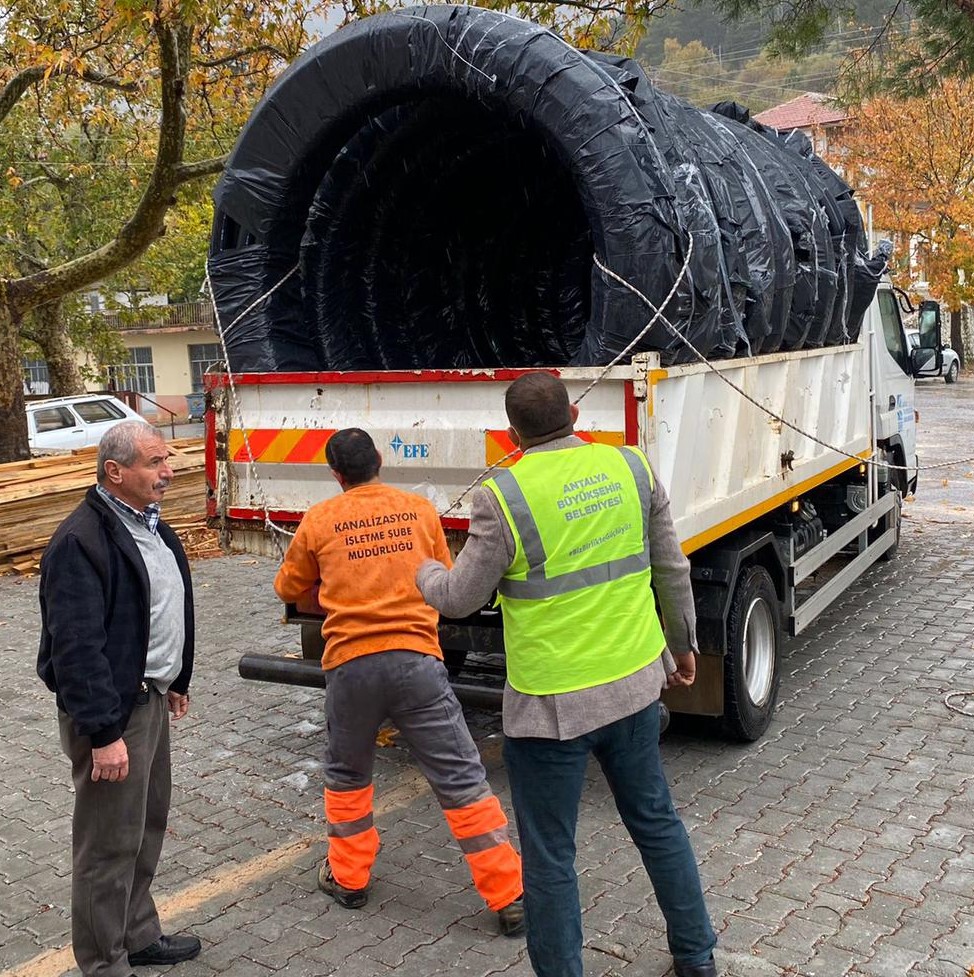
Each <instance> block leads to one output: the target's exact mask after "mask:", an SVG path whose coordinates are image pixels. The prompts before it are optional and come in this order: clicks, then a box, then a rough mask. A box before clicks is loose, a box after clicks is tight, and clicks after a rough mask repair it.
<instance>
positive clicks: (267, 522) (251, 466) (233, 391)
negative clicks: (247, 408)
mask: <svg viewBox="0 0 974 977" xmlns="http://www.w3.org/2000/svg"><path fill="white" fill-rule="evenodd" d="M297 270H298V266H297V265H295V266H294V267H293V268H291V269H290V270H289V271H288V272H287V273H286V274H285V275H284V277H283V278H282V279H281V280H280V281H279V282H278V283H277V284H276V285H274V286H273V287H272V288H271V289H270V290H269V291H267V292H265V293H264V294H263V295H261V296H260V297H259V298H257V299H255V300H254V301H253V302H251V303H250V305H248V306H247V308H246V309H244V310H243V312H241V313H240V314H239V315H238V316H237V317H236V318H235V319H234V320H233V321H232V322H231V323H230V325H229V326H227V328H226V330H224V329H223V327H222V326H221V324H220V310H219V308H218V307H217V304H216V296H215V295H214V294H213V285H212V282H211V281H210V262H209V260H207V262H206V275H205V277H204V279H203V285H204V287H205V288H206V291H207V294H208V295H209V296H210V304H211V305H212V306H213V317H214V320H215V322H216V334H217V337H218V338H219V340H220V348H221V350H222V351H223V367H224V369H225V370H226V374H227V383H228V384H229V387H230V400H231V403H232V405H233V410H234V413H235V414H236V419H237V423H238V424H239V425H240V433H241V434H242V435H243V442H244V446H245V447H246V449H247V466H248V471H249V472H250V477H251V478H252V479H253V480H254V485H255V486H256V488H257V501H258V502H259V503H260V507H261V509H263V511H264V526H265V528H267V529H269V530H270V531H271V538H272V539H273V540H274V545H275V546H276V547H277V552H278V555H279V556H280V558H281V560H282V561H283V560H284V553H285V550H284V546H283V545H282V544H281V540H280V537H281V536H289V537H290V536H294V533H292V532H291V531H290V530H288V529H285V528H284V527H283V526H279V525H278V524H277V523H276V522H274V520H273V519H271V510H270V506H269V505H268V504H267V493H266V492H265V491H264V486H263V483H262V482H261V480H260V475H259V474H258V472H257V460H256V458H254V449H253V448H252V447H251V444H250V436H249V435H248V434H247V427H246V425H245V424H244V419H243V408H242V407H241V405H240V397H239V395H238V394H237V384H236V383H235V381H234V378H233V370H232V369H231V368H230V353H229V351H228V350H227V342H226V333H227V332H229V330H231V329H232V328H233V327H234V326H235V325H236V324H237V323H238V322H240V320H241V319H243V318H244V316H246V315H249V314H250V313H251V312H252V311H253V310H254V309H256V308H257V306H258V305H260V304H261V302H265V301H266V300H267V299H269V298H270V297H271V296H272V295H273V294H274V293H275V292H276V291H277V290H278V289H279V288H280V287H281V286H282V285H283V284H284V283H285V282H286V281H287V280H288V279H289V278H290V277H291V276H292V275H293V274H294V273H295V272H296V271H297ZM228 447H229V446H228Z"/></svg>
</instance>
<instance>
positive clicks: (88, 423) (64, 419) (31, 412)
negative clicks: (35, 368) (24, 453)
mask: <svg viewBox="0 0 974 977" xmlns="http://www.w3.org/2000/svg"><path fill="white" fill-rule="evenodd" d="M128 420H137V421H141V420H145V418H143V417H142V415H141V414H139V413H137V412H136V411H134V410H132V408H131V407H129V406H128V405H127V404H123V403H122V402H121V401H120V400H116V399H115V398H114V397H112V396H109V395H108V394H79V395H77V396H75V397H55V398H52V399H50V400H34V401H29V402H28V404H27V440H28V443H29V444H30V447H31V450H32V451H57V450H69V449H71V448H84V447H86V446H87V445H90V444H98V442H99V441H101V439H102V435H103V434H104V433H105V432H106V431H107V430H109V429H110V428H113V427H114V426H115V425H116V424H119V423H120V422H121V421H128Z"/></svg>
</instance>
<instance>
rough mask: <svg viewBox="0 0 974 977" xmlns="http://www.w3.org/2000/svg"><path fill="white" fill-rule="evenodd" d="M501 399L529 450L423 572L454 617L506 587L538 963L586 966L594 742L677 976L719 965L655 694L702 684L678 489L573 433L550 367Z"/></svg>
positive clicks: (428, 594)
mask: <svg viewBox="0 0 974 977" xmlns="http://www.w3.org/2000/svg"><path fill="white" fill-rule="evenodd" d="M505 406H506V409H507V415H508V419H509V421H510V424H511V426H510V428H509V434H510V436H511V438H512V440H513V441H514V442H515V444H517V445H519V446H520V448H521V449H522V450H523V452H524V454H523V456H522V457H521V458H520V460H519V461H518V462H517V463H516V464H515V465H514V466H513V467H511V468H508V469H504V470H502V471H501V472H500V474H498V475H497V476H496V477H495V478H492V479H489V480H488V481H486V482H485V483H484V486H483V488H482V489H481V490H479V491H478V492H477V493H476V494H475V495H474V498H473V501H472V511H471V518H470V536H469V539H468V540H467V543H466V545H465V546H464V548H463V550H462V552H461V553H460V555H459V556H458V557H457V560H456V563H455V565H454V567H453V569H452V570H450V569H447V567H446V566H444V565H443V564H442V563H438V562H436V561H435V560H427V561H425V562H424V563H423V564H422V565H421V566H420V569H419V572H418V574H417V583H418V585H419V588H420V590H421V591H422V593H423V596H424V597H425V598H426V600H427V601H429V603H430V604H431V605H432V606H433V607H435V608H436V609H437V610H439V611H440V612H441V613H442V614H444V615H446V616H448V617H455V618H460V617H464V616H466V615H467V614H470V613H472V612H473V611H475V610H476V609H477V608H479V607H481V606H483V604H484V603H486V602H487V601H488V600H489V599H490V596H491V594H492V592H493V591H494V589H495V588H496V590H497V592H498V599H499V602H500V606H501V609H502V612H503V615H504V644H505V651H506V656H507V676H508V681H507V685H506V687H505V690H504V732H505V734H506V737H507V739H506V743H505V748H504V757H505V761H506V765H507V770H508V774H509V776H510V780H511V790H512V794H513V800H514V810H515V814H516V816H517V823H518V832H519V835H520V839H521V854H522V858H523V870H524V906H525V914H526V920H527V943H528V953H529V955H530V958H531V963H532V966H533V967H534V971H535V973H536V974H538V977H582V927H581V912H580V908H579V900H578V883H577V877H576V873H575V828H576V823H577V820H578V805H579V800H580V797H581V792H582V785H583V782H584V777H585V769H586V766H587V763H588V758H589V755H590V754H592V755H594V756H595V758H596V759H597V760H598V762H599V764H600V766H601V767H602V770H603V773H604V774H605V777H606V780H607V781H608V784H609V788H610V790H611V791H612V794H613V797H614V799H615V803H616V807H617V808H618V810H619V814H620V816H621V817H622V820H623V823H624V824H625V825H626V828H627V830H628V831H629V834H630V836H631V837H632V839H633V841H634V842H635V844H636V847H637V848H638V850H639V853H640V855H641V856H642V861H643V864H644V865H645V866H646V870H647V872H648V873H649V876H650V879H651V880H652V883H653V889H654V890H655V893H656V898H657V901H658V902H659V905H660V908H661V910H662V911H663V915H664V917H665V918H666V924H667V939H668V941H669V947H670V952H671V953H672V954H673V958H674V968H675V973H676V975H677V977H716V974H717V970H716V964H715V962H714V958H713V949H714V946H715V944H716V937H715V935H714V931H713V928H712V926H711V923H710V919H709V916H708V914H707V909H706V906H705V905H704V898H703V890H702V888H701V885H700V877H699V874H698V871H697V864H696V860H695V858H694V855H693V850H692V849H691V847H690V840H689V838H688V836H687V833H686V829H685V828H684V827H683V824H682V822H681V821H680V818H679V815H678V814H677V813H676V811H675V810H674V807H673V803H672V800H671V798H670V791H669V786H668V785H667V782H666V778H665V776H664V773H663V769H662V764H661V759H660V752H659V732H660V703H659V696H660V692H661V690H662V689H663V688H664V687H666V686H675V685H690V684H692V683H693V679H694V674H695V658H694V655H695V653H696V650H697V649H696V633H695V627H696V615H695V611H694V604H693V596H692V593H691V590H690V572H689V563H688V562H687V559H686V557H685V556H684V555H683V553H682V551H681V550H680V545H679V541H678V540H677V537H676V531H675V529H674V527H673V520H672V517H671V516H670V510H669V500H668V498H667V496H666V492H665V491H664V489H663V487H662V486H661V485H660V484H659V483H658V482H657V481H656V479H655V478H654V477H653V472H652V469H651V468H650V465H649V463H648V461H647V460H646V457H645V456H644V455H643V454H642V452H640V451H639V450H638V449H637V448H630V447H625V448H621V449H620V448H614V447H610V446H608V445H602V444H588V443H586V442H584V441H583V440H582V439H580V438H578V437H576V436H575V435H574V434H573V429H574V424H575V421H576V419H577V417H578V408H577V407H576V406H575V405H573V404H570V403H569V399H568V392H567V390H566V388H565V385H564V384H563V383H562V382H561V380H559V379H558V378H557V377H555V376H553V375H552V374H550V373H528V374H525V375H524V376H522V377H519V378H518V379H517V380H516V381H515V382H514V383H512V384H511V386H510V387H509V388H508V391H507V398H506V402H505ZM651 581H652V584H653V585H654V587H655V589H656V592H657V595H658V597H659V602H660V608H661V611H662V617H663V622H662V623H661V621H660V618H659V616H658V615H657V611H656V604H655V600H654V597H653V590H652V589H651V587H650V583H651ZM664 625H665V636H664Z"/></svg>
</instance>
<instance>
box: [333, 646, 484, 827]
mask: <svg viewBox="0 0 974 977" xmlns="http://www.w3.org/2000/svg"><path fill="white" fill-rule="evenodd" d="M325 715H326V717H327V722H328V746H327V749H326V751H325V786H326V787H327V788H328V789H329V790H335V791H347V790H357V789H359V788H362V787H367V786H368V785H369V784H371V783H372V768H373V766H374V763H375V737H376V733H377V732H378V731H379V728H380V727H381V725H382V723H383V721H384V720H386V719H391V720H392V722H394V723H395V724H396V727H397V728H398V729H399V732H400V733H401V734H402V737H403V739H404V740H405V742H406V745H407V746H408V747H409V751H410V753H411V754H412V756H413V759H414V760H415V761H416V764H417V766H418V767H419V768H420V770H421V771H422V772H423V774H424V775H425V777H426V779H427V780H428V781H429V783H430V786H431V787H432V788H433V792H434V793H435V794H436V796H437V799H438V800H439V802H440V805H441V806H442V807H444V808H458V807H464V806H465V805H467V804H472V803H473V802H474V801H477V800H480V799H481V798H483V797H487V796H489V795H490V793H491V790H490V786H489V785H488V783H487V773H486V771H485V770H484V765H483V763H482V762H481V760H480V754H479V753H478V751H477V747H476V745H475V744H474V741H473V737H472V736H471V735H470V730H469V729H467V723H466V720H465V719H464V718H463V712H462V711H461V709H460V703H459V702H457V697H456V695H455V694H454V692H453V689H452V688H451V687H450V683H449V680H448V678H447V671H446V667H445V666H444V665H443V663H442V662H441V661H439V660H438V659H436V658H434V657H433V656H432V655H423V654H419V653H417V652H414V651H381V652H378V653H377V654H374V655H364V656H363V657H361V658H353V659H352V660H351V661H349V662H346V663H345V664H344V665H339V666H338V668H335V669H332V670H331V671H329V672H328V688H327V693H326V698H325Z"/></svg>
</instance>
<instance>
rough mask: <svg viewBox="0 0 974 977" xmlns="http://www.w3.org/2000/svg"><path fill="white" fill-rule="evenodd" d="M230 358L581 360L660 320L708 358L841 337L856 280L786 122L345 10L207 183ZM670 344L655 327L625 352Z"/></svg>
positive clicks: (268, 366) (466, 10)
mask: <svg viewBox="0 0 974 977" xmlns="http://www.w3.org/2000/svg"><path fill="white" fill-rule="evenodd" d="M215 199H216V218H215V223H214V233H213V242H212V252H211V280H212V282H213V287H214V295H215V298H216V302H217V306H218V309H219V311H220V318H221V322H222V324H223V325H224V326H227V325H228V324H229V323H230V322H231V321H232V320H233V319H234V318H235V317H236V315H237V314H239V312H240V311H241V310H242V309H245V308H246V307H247V306H248V305H249V304H250V303H251V302H252V301H253V300H254V299H255V298H257V297H258V296H260V295H262V294H264V293H266V292H267V291H269V290H270V289H271V288H272V287H273V286H274V285H275V284H276V283H277V282H278V281H279V280H280V278H281V277H282V276H283V274H284V273H285V272H286V271H287V270H288V268H290V267H293V266H294V265H298V266H299V269H300V274H299V275H295V276H294V277H293V278H292V279H291V280H290V281H289V282H288V283H287V285H286V286H285V287H284V288H282V289H280V290H279V291H278V292H276V293H275V294H274V296H273V297H272V298H271V300H270V301H268V302H266V303H264V304H263V305H261V306H259V307H258V308H257V309H255V310H254V311H253V312H251V313H250V314H249V315H248V316H247V317H246V318H244V319H243V320H241V321H240V322H239V323H237V324H236V325H234V326H233V328H232V329H230V330H229V331H227V332H226V333H225V338H226V340H227V346H228V349H229V352H230V359H231V367H232V368H233V369H235V370H270V371H275V370H291V369H303V370H307V369H322V370H324V369H328V370H347V369H402V368H409V369H413V368H422V367H425V368H450V367H481V366H483V367H491V366H499V365H504V366H537V365H550V366H558V365H568V364H571V365H598V364H602V363H605V362H607V361H608V360H609V359H611V358H612V357H613V356H614V355H615V354H616V353H618V352H619V351H620V350H622V349H623V348H624V347H625V346H627V345H628V344H629V343H630V342H631V341H632V339H633V338H634V337H635V336H636V335H637V334H638V333H639V332H640V331H641V330H642V329H643V328H644V326H645V325H646V323H647V321H648V320H649V318H650V317H651V312H650V311H649V310H648V309H647V308H646V306H645V305H644V304H642V303H641V302H639V300H638V299H636V298H635V297H634V296H633V295H632V294H631V293H629V292H628V291H627V290H625V289H624V288H622V287H621V286H620V285H618V284H617V283H614V282H612V281H609V280H606V279H605V278H604V276H602V274H601V273H600V272H599V271H598V270H597V269H596V268H595V265H594V263H593V261H592V255H593V253H594V254H598V255H599V257H600V258H601V260H602V261H604V262H605V263H606V265H607V266H608V267H610V268H611V269H612V270H613V271H615V272H616V273H617V274H618V275H620V276H622V277H623V278H624V279H626V280H628V281H629V282H631V283H632V284H634V285H635V286H636V287H637V288H639V289H640V290H641V291H643V292H644V293H645V294H646V295H647V296H648V298H649V299H650V301H651V302H653V303H654V305H658V304H659V303H661V302H662V301H663V300H664V299H665V297H666V296H667V294H668V293H669V292H670V290H671V288H672V286H673V283H674V281H675V279H676V277H677V275H678V274H679V271H680V268H681V267H682V265H683V262H684V258H685V255H686V251H687V241H688V237H689V235H691V234H692V235H693V241H694V253H693V256H692V260H691V262H690V265H689V267H688V271H687V274H686V276H685V278H684V280H683V281H682V282H681V283H680V285H679V287H678V288H677V290H676V293H675V295H674V297H673V299H672V300H671V302H670V305H669V307H668V308H667V309H666V310H665V312H666V315H667V317H668V318H669V320H670V321H671V322H672V323H673V324H674V325H675V326H676V327H677V329H678V330H679V332H680V333H681V334H682V335H684V336H686V337H687V339H689V340H690V341H691V342H693V344H694V345H695V346H696V347H697V348H698V349H699V350H700V351H701V352H703V353H704V354H706V355H708V356H711V357H714V358H726V357H732V356H735V355H748V354H753V353H760V352H773V351H775V350H778V349H800V348H803V347H807V346H821V345H823V344H835V343H841V342H847V341H849V339H853V338H855V336H856V335H857V334H858V329H859V322H860V321H861V318H862V314H863V312H864V310H865V308H866V306H867V305H868V303H869V300H870V299H871V297H872V291H874V290H875V280H876V275H875V273H874V269H873V267H872V266H871V265H869V263H868V262H867V261H866V257H865V255H864V254H863V253H862V250H861V248H862V244H863V240H862V238H863V234H862V222H861V219H860V217H859V213H858V209H857V207H856V205H855V202H854V201H853V199H852V191H851V189H850V188H849V187H848V186H847V185H846V184H845V183H844V182H843V181H842V180H841V179H840V178H839V177H838V176H837V175H836V174H835V173H834V172H833V171H832V170H830V169H829V168H828V167H827V166H826V165H825V164H824V163H823V162H822V161H821V160H820V159H818V158H817V157H816V156H815V155H814V154H813V153H812V151H811V146H810V145H809V144H808V141H807V140H806V139H804V138H802V137H784V136H779V134H778V133H776V132H774V131H773V130H768V129H766V128H764V127H762V126H759V125H756V124H755V123H753V122H751V121H750V119H749V118H748V115H747V112H746V110H744V109H742V108H741V107H740V106H737V105H734V104H722V105H720V106H717V107H716V108H715V110H714V112H705V111H701V110H698V109H695V108H693V107H692V106H690V105H688V104H686V103H684V102H682V101H680V100H679V99H676V98H674V97H672V96H670V95H667V94H665V93H664V92H661V91H660V90H659V89H658V88H656V87H655V86H654V85H652V84H651V83H650V81H649V80H648V78H647V77H646V75H645V73H644V72H643V71H642V69H641V68H640V66H639V65H638V64H637V63H636V62H634V61H632V60H629V59H625V58H616V57H610V56H606V55H598V54H590V53H583V52H580V51H577V50H575V49H574V48H572V47H570V46H569V45H568V44H566V43H565V42H564V41H562V40H561V39H560V38H559V37H557V36H556V35H555V34H553V33H552V32H551V31H549V30H547V29H545V28H542V27H538V26H537V25H534V24H531V23H528V22H526V21H523V20H518V19H517V18H514V17H510V16H507V15H505V14H501V13H497V12H495V11H489V10H484V9H482V8H477V7H452V6H431V7H418V8H414V9H411V10H404V11H396V12H390V13H386V14H381V15H378V16H375V17H371V18H368V19H365V20H362V21H359V22H357V23H355V24H352V25H351V26H349V27H346V28H344V29H342V30H340V31H338V32H336V33H335V34H333V35H332V36H330V37H328V38H326V39H325V40H324V41H322V42H321V43H320V44H317V45H316V46H315V47H313V48H311V49H310V50H309V51H307V52H306V53H305V54H304V55H302V57H301V58H299V59H298V60H297V61H296V62H295V63H294V64H293V65H292V66H291V67H290V68H289V69H288V70H287V71H286V72H285V73H284V74H283V75H282V76H281V77H280V79H278V81H277V82H276V83H275V84H274V86H273V87H272V89H271V90H270V92H269V93H268V94H267V96H266V97H265V98H264V100H263V101H262V102H261V103H260V105H259V106H258V107H257V108H256V109H255V111H254V113H253V115H252V116H251V118H250V120H249V121H248V122H247V124H246V126H245V127H244V130H243V132H242V133H241V136H240V138H239V140H238V141H237V145H236V147H235V148H234V151H233V153H232V154H231V157H230V160H229V162H228V164H227V168H226V170H225V172H224V174H223V177H222V179H221V181H220V183H219V185H218V187H217V189H216V192H215ZM647 349H656V350H660V351H661V353H662V356H663V359H664V362H666V363H672V362H681V361H685V360H688V359H690V358H691V356H690V354H689V353H688V351H687V350H686V348H685V347H684V346H683V344H682V343H681V342H680V341H679V340H678V339H677V338H676V337H674V336H673V335H672V334H671V333H670V332H669V331H668V330H667V329H666V327H665V325H664V324H663V323H662V322H657V323H656V324H655V325H654V326H653V328H652V329H651V330H650V331H649V332H648V333H647V335H646V336H645V337H644V338H643V339H642V340H641V342H640V344H639V346H638V347H637V349H636V350H635V351H639V350H647Z"/></svg>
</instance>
